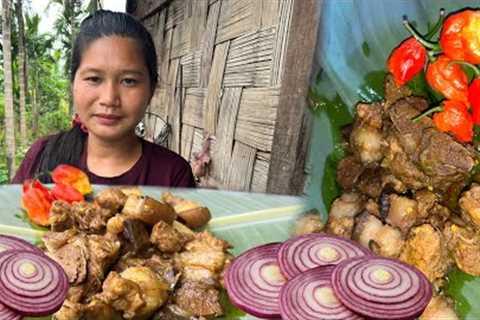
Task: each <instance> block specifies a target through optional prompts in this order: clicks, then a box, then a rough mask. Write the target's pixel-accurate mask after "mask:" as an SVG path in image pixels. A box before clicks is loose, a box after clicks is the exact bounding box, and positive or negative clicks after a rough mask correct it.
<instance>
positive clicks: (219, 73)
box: [203, 42, 230, 135]
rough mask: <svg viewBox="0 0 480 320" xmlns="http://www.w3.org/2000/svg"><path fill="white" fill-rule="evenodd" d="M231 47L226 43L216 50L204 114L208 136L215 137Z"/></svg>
mask: <svg viewBox="0 0 480 320" xmlns="http://www.w3.org/2000/svg"><path fill="white" fill-rule="evenodd" d="M229 46H230V42H225V43H222V44H220V45H218V46H216V48H215V54H214V57H213V64H212V71H211V72H210V78H209V81H208V91H207V97H206V99H205V106H204V108H205V111H204V113H203V116H204V118H203V120H204V126H203V128H204V130H205V131H206V133H207V134H213V135H215V130H216V125H217V119H218V107H219V105H220V99H221V88H222V80H223V73H224V71H225V64H226V60H227V56H228V50H229Z"/></svg>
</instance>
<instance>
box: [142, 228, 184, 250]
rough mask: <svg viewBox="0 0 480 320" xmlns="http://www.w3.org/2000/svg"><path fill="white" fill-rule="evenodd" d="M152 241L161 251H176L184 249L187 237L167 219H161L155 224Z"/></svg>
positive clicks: (151, 235)
mask: <svg viewBox="0 0 480 320" xmlns="http://www.w3.org/2000/svg"><path fill="white" fill-rule="evenodd" d="M150 242H151V243H153V244H154V245H155V246H156V247H157V248H158V250H160V251H161V252H166V253H174V252H178V251H180V250H181V249H182V247H183V245H184V244H185V239H184V238H183V236H182V234H181V233H180V232H178V231H177V230H176V229H175V228H174V227H172V226H171V225H169V224H168V223H166V222H165V221H159V222H158V223H157V224H155V225H154V226H153V229H152V233H151V234H150Z"/></svg>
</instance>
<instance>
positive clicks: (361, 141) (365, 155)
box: [350, 103, 386, 165]
mask: <svg viewBox="0 0 480 320" xmlns="http://www.w3.org/2000/svg"><path fill="white" fill-rule="evenodd" d="M382 114H383V109H382V105H381V104H380V103H374V104H364V103H359V104H357V106H356V113H355V123H354V125H353V130H352V134H351V135H350V144H351V146H352V147H353V151H354V154H356V156H357V158H358V159H360V161H361V162H362V164H364V165H373V164H375V163H378V162H379V161H380V160H382V158H383V156H384V153H383V148H384V147H385V145H386V143H385V140H384V138H383V134H382Z"/></svg>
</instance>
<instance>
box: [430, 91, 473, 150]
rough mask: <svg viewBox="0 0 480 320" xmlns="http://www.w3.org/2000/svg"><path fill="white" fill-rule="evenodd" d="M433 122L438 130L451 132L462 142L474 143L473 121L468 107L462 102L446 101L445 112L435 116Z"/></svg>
mask: <svg viewBox="0 0 480 320" xmlns="http://www.w3.org/2000/svg"><path fill="white" fill-rule="evenodd" d="M433 122H434V123H435V125H436V126H437V128H438V130H440V131H444V132H450V133H452V134H453V135H454V136H455V137H456V138H457V139H458V140H460V141H462V142H470V141H472V138H473V119H472V116H471V115H470V113H468V110H467V106H466V105H465V104H463V103H462V102H460V101H455V100H447V101H444V102H443V111H441V112H438V113H435V114H434V115H433Z"/></svg>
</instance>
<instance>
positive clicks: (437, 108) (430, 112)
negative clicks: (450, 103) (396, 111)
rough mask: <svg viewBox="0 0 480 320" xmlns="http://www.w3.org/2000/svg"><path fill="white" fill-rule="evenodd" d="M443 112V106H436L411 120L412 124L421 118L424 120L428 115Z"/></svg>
mask: <svg viewBox="0 0 480 320" xmlns="http://www.w3.org/2000/svg"><path fill="white" fill-rule="evenodd" d="M441 111H443V106H437V107H434V108H430V109H428V110H427V111H425V112H422V113H420V114H419V115H418V116H415V117H413V118H412V121H413V122H419V121H420V120H421V119H422V118H425V117H426V116H428V115H429V114H432V113H435V112H441Z"/></svg>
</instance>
